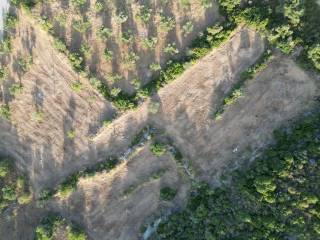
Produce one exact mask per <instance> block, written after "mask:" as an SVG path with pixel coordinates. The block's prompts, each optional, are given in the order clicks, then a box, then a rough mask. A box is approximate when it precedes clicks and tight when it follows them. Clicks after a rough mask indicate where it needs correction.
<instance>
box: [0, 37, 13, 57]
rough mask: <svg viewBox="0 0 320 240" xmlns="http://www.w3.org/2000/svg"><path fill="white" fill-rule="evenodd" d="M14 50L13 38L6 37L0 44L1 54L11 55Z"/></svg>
mask: <svg viewBox="0 0 320 240" xmlns="http://www.w3.org/2000/svg"><path fill="white" fill-rule="evenodd" d="M11 50H12V45H11V38H10V37H8V36H5V37H4V39H3V40H2V41H1V42H0V54H9V53H10V52H11Z"/></svg>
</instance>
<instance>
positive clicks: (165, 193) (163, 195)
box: [160, 187, 177, 201]
mask: <svg viewBox="0 0 320 240" xmlns="http://www.w3.org/2000/svg"><path fill="white" fill-rule="evenodd" d="M176 194H177V190H176V189H173V188H171V187H163V188H161V189H160V199H161V200H163V201H172V200H173V199H174V197H175V196H176Z"/></svg>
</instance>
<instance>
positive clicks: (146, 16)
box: [137, 6, 152, 23]
mask: <svg viewBox="0 0 320 240" xmlns="http://www.w3.org/2000/svg"><path fill="white" fill-rule="evenodd" d="M151 11H152V9H149V8H148V7H146V6H142V7H141V8H140V9H139V12H138V14H137V18H138V19H139V20H140V21H142V22H143V23H148V22H149V21H150V19H151Z"/></svg>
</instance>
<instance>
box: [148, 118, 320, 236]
mask: <svg viewBox="0 0 320 240" xmlns="http://www.w3.org/2000/svg"><path fill="white" fill-rule="evenodd" d="M319 121H320V114H319V113H318V114H316V115H314V116H311V117H308V118H306V119H304V120H300V121H299V122H298V123H296V124H295V125H294V126H293V127H292V128H291V129H290V130H288V129H284V130H283V131H281V132H279V131H277V132H276V133H275V137H276V139H277V143H276V145H274V146H272V147H270V148H269V149H267V150H266V151H265V152H264V154H263V155H262V156H261V157H260V158H259V159H257V160H256V161H255V162H254V163H253V164H252V166H250V167H249V168H248V169H243V170H241V171H236V172H234V173H233V174H232V176H233V179H234V180H233V181H232V183H231V185H226V186H222V187H220V188H216V189H212V188H211V187H209V186H208V185H206V184H199V185H198V186H197V187H196V188H195V189H194V191H193V193H192V195H191V198H190V200H189V202H188V204H187V207H186V209H185V210H183V211H181V212H178V213H174V214H172V215H171V216H170V217H169V219H168V221H165V222H163V223H161V224H160V226H159V228H158V230H157V234H156V236H154V239H192V240H193V239H198V240H205V239H286V238H288V237H289V238H290V237H293V236H294V237H295V238H296V239H319V238H320V231H319V226H320V221H319V216H320V212H319V197H320V188H319V179H320V171H319V170H320V169H319V166H320V164H319V157H320V152H319V147H320V139H319V132H320V128H319Z"/></svg>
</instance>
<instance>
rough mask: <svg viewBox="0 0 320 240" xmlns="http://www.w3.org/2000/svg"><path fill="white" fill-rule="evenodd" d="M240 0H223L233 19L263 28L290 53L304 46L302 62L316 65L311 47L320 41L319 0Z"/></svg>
mask: <svg viewBox="0 0 320 240" xmlns="http://www.w3.org/2000/svg"><path fill="white" fill-rule="evenodd" d="M239 2H240V1H230V0H219V3H220V7H221V8H222V10H223V12H224V13H225V14H227V19H228V20H229V21H231V22H233V21H234V22H245V23H247V24H249V25H251V26H254V27H256V28H257V29H259V30H262V31H263V32H264V33H265V34H266V35H267V37H268V39H269V41H270V43H271V44H273V45H274V46H276V47H278V48H279V49H281V50H282V51H283V52H284V53H286V54H288V53H292V52H293V50H294V49H295V47H296V46H298V45H300V46H302V47H303V53H302V54H301V57H300V62H301V63H302V65H303V66H305V67H308V68H313V67H315V64H316V62H315V61H314V59H313V58H312V57H310V51H311V49H312V48H314V47H315V46H316V45H317V44H319V42H320V18H319V12H320V6H319V5H318V4H317V3H316V0H305V1H302V0H273V1H260V0H253V1H250V3H249V2H248V1H244V3H243V4H241V6H238V4H239ZM235 6H236V7H235Z"/></svg>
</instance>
